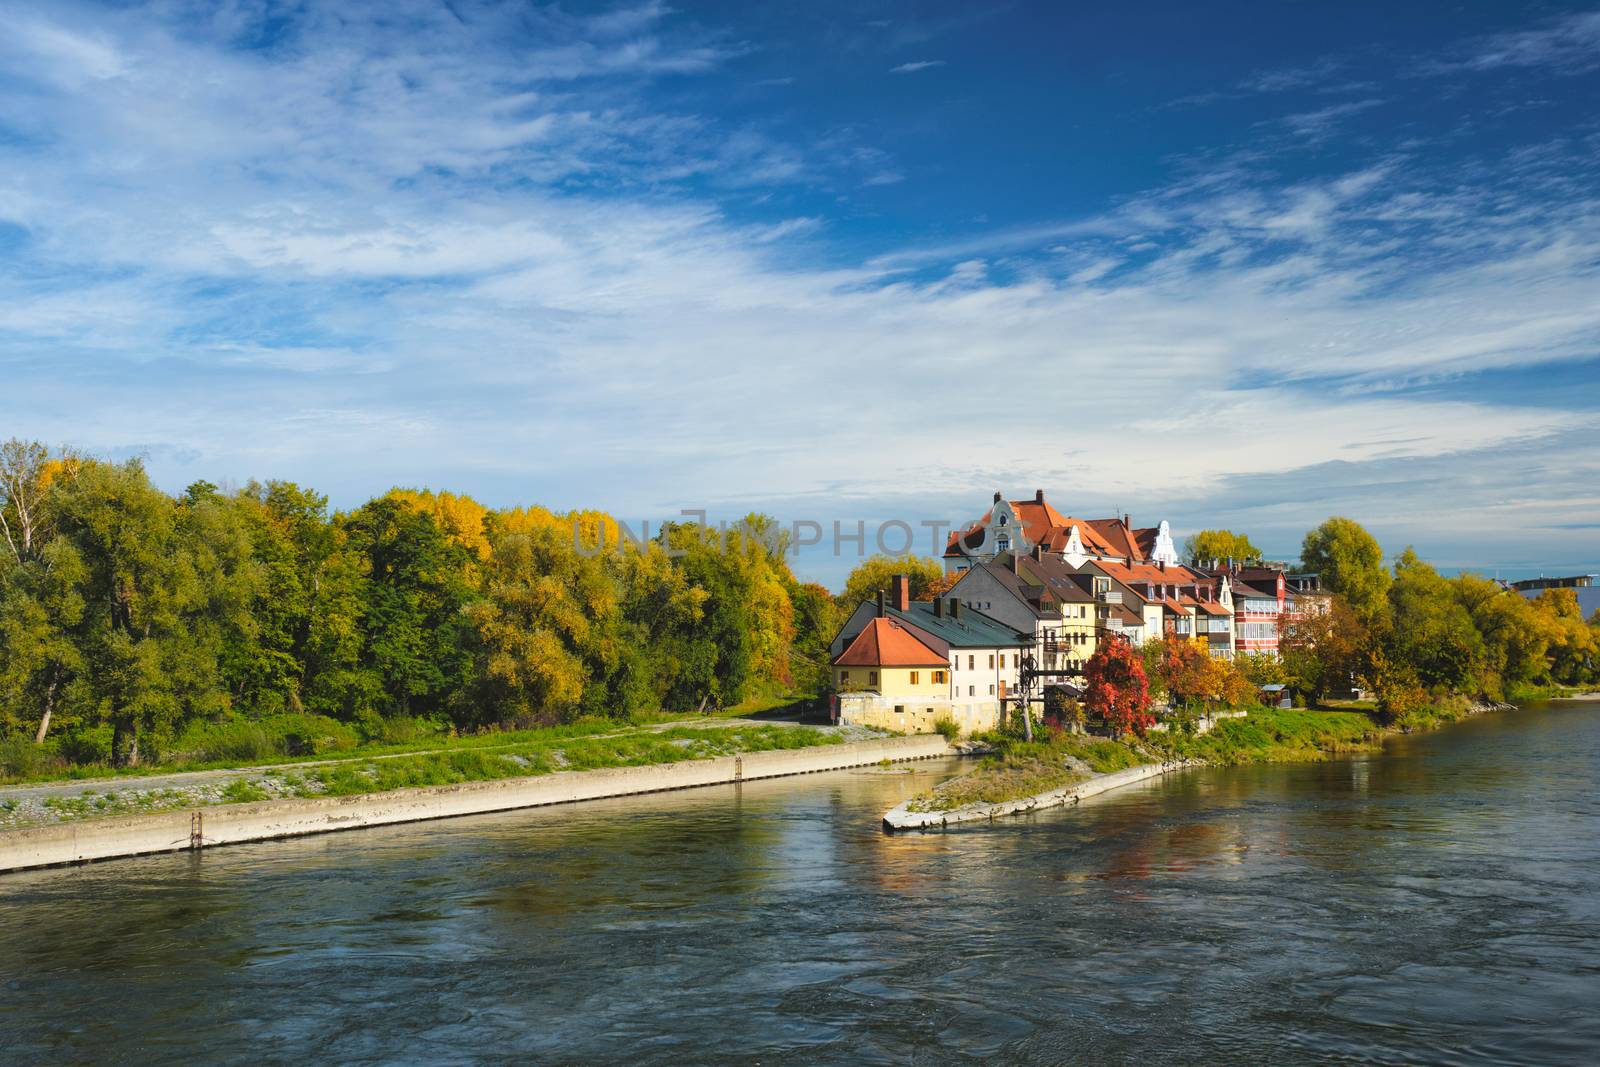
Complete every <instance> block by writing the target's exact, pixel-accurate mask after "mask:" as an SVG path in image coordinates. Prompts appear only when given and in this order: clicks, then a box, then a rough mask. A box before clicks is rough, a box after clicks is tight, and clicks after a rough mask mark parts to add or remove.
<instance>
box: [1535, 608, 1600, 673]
mask: <svg viewBox="0 0 1600 1067" xmlns="http://www.w3.org/2000/svg"><path fill="white" fill-rule="evenodd" d="M1533 605H1534V607H1535V608H1536V609H1537V610H1538V612H1539V615H1540V617H1541V619H1542V620H1543V621H1544V623H1545V625H1546V626H1548V627H1549V632H1550V643H1549V663H1550V675H1551V677H1552V678H1554V679H1555V680H1556V681H1558V682H1560V683H1562V684H1564V685H1586V684H1592V683H1593V682H1595V681H1600V613H1597V614H1596V617H1595V619H1593V620H1591V621H1590V622H1589V623H1587V624H1585V623H1584V621H1583V609H1582V608H1580V607H1579V606H1578V594H1577V593H1576V592H1574V591H1573V590H1571V589H1546V590H1544V591H1543V592H1541V593H1540V594H1539V596H1538V597H1537V598H1536V599H1535V600H1534V601H1533Z"/></svg>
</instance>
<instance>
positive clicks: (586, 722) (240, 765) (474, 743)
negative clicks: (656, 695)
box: [0, 714, 700, 785]
mask: <svg viewBox="0 0 1600 1067" xmlns="http://www.w3.org/2000/svg"><path fill="white" fill-rule="evenodd" d="M699 719H700V717H699V716H695V715H676V714H670V715H669V714H650V715H638V716H635V717H634V718H633V719H632V720H630V721H618V720H615V719H602V718H597V717H589V718H584V719H580V720H578V721H577V722H574V723H567V724H564V725H560V726H538V727H532V728H529V729H524V730H503V731H498V730H497V731H486V732H484V733H480V734H471V735H468V736H465V737H450V736H448V735H437V734H436V735H431V736H420V737H415V738H413V739H411V740H407V741H400V742H394V741H389V742H385V741H369V742H366V743H363V744H358V745H354V746H353V747H349V748H336V747H329V748H327V749H324V750H321V751H313V752H311V753H309V754H306V755H298V756H296V755H289V754H287V753H278V754H274V755H259V756H258V757H250V758H223V757H221V756H218V758H174V759H171V760H166V761H162V762H156V763H149V764H144V765H142V766H138V767H121V768H118V767H110V766H107V765H106V764H104V763H90V764H83V765H78V766H61V765H59V763H55V764H52V763H50V762H48V761H43V760H40V761H34V760H31V759H29V760H28V761H27V762H26V763H24V761H23V760H22V759H21V758H19V759H18V761H17V763H18V766H17V767H16V768H15V769H16V770H17V771H18V772H19V773H10V774H8V773H5V771H6V770H7V768H8V764H6V763H5V762H3V761H0V785H18V784H21V783H24V782H53V781H84V780H92V779H98V778H141V777H149V776H151V775H162V774H182V773H184V772H187V771H214V770H233V769H250V768H257V767H273V766H280V765H283V764H296V763H318V762H327V761H333V760H349V759H367V758H380V757H388V756H403V755H407V754H411V753H419V752H430V751H463V750H491V749H512V748H515V747H517V746H519V745H522V744H526V743H528V742H533V741H547V740H559V739H565V738H574V737H591V736H594V735H596V734H604V733H614V732H618V731H622V732H626V731H628V730H631V729H633V728H636V727H640V726H650V725H657V724H660V723H667V722H682V721H696V720H699ZM244 725H249V724H244ZM234 740H237V737H235V738H234ZM253 745H254V739H247V740H244V741H240V742H239V743H238V747H237V748H235V749H234V751H235V752H245V753H247V754H248V753H249V752H250V751H251V750H252V746H253ZM256 751H259V750H256ZM206 754H207V755H217V753H215V752H208V753H206Z"/></svg>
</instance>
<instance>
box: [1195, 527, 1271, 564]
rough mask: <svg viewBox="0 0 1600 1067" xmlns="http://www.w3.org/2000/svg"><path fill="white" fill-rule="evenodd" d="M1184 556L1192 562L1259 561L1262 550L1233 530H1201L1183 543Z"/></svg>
mask: <svg viewBox="0 0 1600 1067" xmlns="http://www.w3.org/2000/svg"><path fill="white" fill-rule="evenodd" d="M1183 554H1184V556H1185V558H1187V559H1189V560H1190V561H1191V562H1197V563H1198V562H1201V561H1204V560H1212V559H1216V560H1229V559H1233V560H1240V561H1243V562H1248V561H1251V560H1259V559H1260V558H1261V550H1260V549H1259V548H1257V547H1256V546H1255V545H1253V544H1251V543H1250V538H1248V537H1246V536H1245V535H1244V534H1241V533H1234V532H1233V531H1232V530H1201V531H1200V532H1199V533H1197V534H1193V535H1191V536H1190V537H1189V538H1187V539H1186V540H1185V541H1184V542H1183Z"/></svg>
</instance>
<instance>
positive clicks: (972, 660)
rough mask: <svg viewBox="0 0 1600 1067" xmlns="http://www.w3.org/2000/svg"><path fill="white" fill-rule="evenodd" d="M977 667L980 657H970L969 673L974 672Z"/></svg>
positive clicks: (968, 661) (968, 659)
mask: <svg viewBox="0 0 1600 1067" xmlns="http://www.w3.org/2000/svg"><path fill="white" fill-rule="evenodd" d="M977 665H978V657H977V656H970V655H969V656H968V657H967V670H969V671H970V670H973V669H974V668H976V667H977Z"/></svg>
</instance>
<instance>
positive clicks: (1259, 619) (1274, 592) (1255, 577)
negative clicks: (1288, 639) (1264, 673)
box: [1228, 566, 1289, 656]
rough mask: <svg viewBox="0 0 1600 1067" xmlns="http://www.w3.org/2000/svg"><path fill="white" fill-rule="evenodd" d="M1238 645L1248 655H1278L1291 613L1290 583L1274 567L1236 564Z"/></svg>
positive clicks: (1235, 627) (1235, 599) (1232, 577)
mask: <svg viewBox="0 0 1600 1067" xmlns="http://www.w3.org/2000/svg"><path fill="white" fill-rule="evenodd" d="M1228 577H1229V580H1230V581H1231V582H1232V583H1233V607H1234V613H1233V632H1234V648H1235V649H1236V650H1237V651H1239V652H1243V653H1246V654H1247V655H1263V654H1267V655H1274V656H1275V655H1277V654H1278V640H1279V638H1280V637H1281V636H1282V630H1283V625H1284V624H1285V623H1286V622H1287V621H1288V620H1287V618H1286V616H1287V615H1288V614H1289V610H1288V608H1289V583H1288V579H1287V578H1285V577H1284V572H1283V571H1280V570H1274V569H1272V568H1270V567H1238V566H1236V567H1234V568H1233V571H1232V573H1230V574H1229V575H1228Z"/></svg>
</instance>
